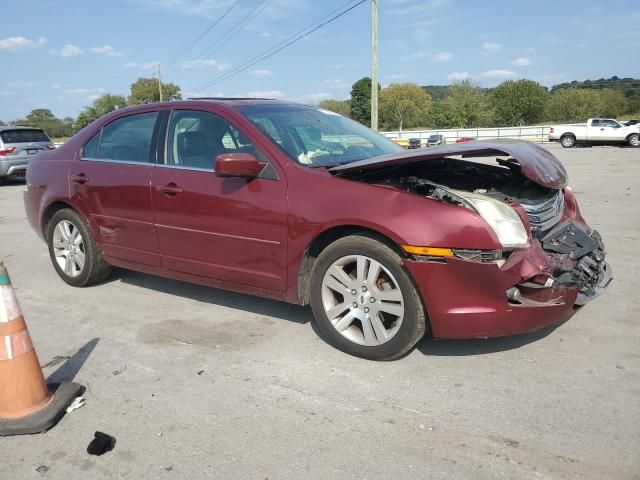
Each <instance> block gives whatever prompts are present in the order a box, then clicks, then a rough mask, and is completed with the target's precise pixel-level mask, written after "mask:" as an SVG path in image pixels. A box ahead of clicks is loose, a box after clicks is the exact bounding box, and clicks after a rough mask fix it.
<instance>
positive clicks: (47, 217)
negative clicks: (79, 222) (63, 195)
mask: <svg viewBox="0 0 640 480" xmlns="http://www.w3.org/2000/svg"><path fill="white" fill-rule="evenodd" d="M65 208H68V209H70V210H73V211H74V212H76V213H77V214H78V215H80V217H81V218H82V219H83V220H84V222H85V224H86V225H87V227H88V228H89V229H91V225H90V224H89V222H88V220H87V218H86V217H85V215H84V214H83V213H82V212H81V211H80V210H78V209H77V208H75V207H74V206H73V205H72V204H71V203H69V202H68V201H66V200H54V201H52V202H51V203H49V204H48V205H47V206H46V207H45V208H44V209H43V210H42V215H41V216H40V228H41V230H42V236H43V237H44V238H45V239H46V238H47V230H48V229H49V222H50V221H51V219H52V218H53V216H54V215H55V214H56V212H58V211H60V210H64V209H65Z"/></svg>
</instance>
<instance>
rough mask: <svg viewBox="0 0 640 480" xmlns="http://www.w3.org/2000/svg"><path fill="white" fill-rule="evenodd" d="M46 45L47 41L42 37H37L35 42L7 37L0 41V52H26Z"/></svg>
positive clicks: (23, 38) (24, 38)
mask: <svg viewBox="0 0 640 480" xmlns="http://www.w3.org/2000/svg"><path fill="white" fill-rule="evenodd" d="M45 43H47V39H46V38H44V37H38V39H36V40H31V39H29V38H26V37H22V36H20V37H8V38H5V39H3V40H0V50H8V51H10V52H17V51H20V50H26V49H29V48H37V47H41V46H43V45H44V44H45Z"/></svg>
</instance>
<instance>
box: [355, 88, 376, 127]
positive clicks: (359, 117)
mask: <svg viewBox="0 0 640 480" xmlns="http://www.w3.org/2000/svg"><path fill="white" fill-rule="evenodd" d="M350 113H351V115H350V116H351V118H353V119H354V120H355V121H357V122H360V123H361V124H363V125H366V126H367V127H370V126H371V79H370V78H369V77H364V78H361V79H360V80H358V81H357V82H356V83H354V84H353V86H352V87H351V107H350Z"/></svg>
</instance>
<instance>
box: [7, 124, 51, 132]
mask: <svg viewBox="0 0 640 480" xmlns="http://www.w3.org/2000/svg"><path fill="white" fill-rule="evenodd" d="M7 130H40V131H43V130H42V129H41V128H36V127H24V126H22V125H4V126H1V127H0V132H6V131H7Z"/></svg>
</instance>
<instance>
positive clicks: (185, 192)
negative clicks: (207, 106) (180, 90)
mask: <svg viewBox="0 0 640 480" xmlns="http://www.w3.org/2000/svg"><path fill="white" fill-rule="evenodd" d="M229 152H244V153H251V154H253V155H255V156H256V157H258V158H260V159H262V160H265V161H267V158H266V156H265V155H264V154H263V153H262V152H261V151H260V150H258V149H257V148H256V147H255V146H254V144H253V143H252V142H251V141H250V140H249V139H248V138H247V137H246V136H244V135H243V134H242V133H240V132H239V131H238V130H237V129H236V128H234V127H233V126H232V125H231V124H230V123H229V122H228V121H226V120H225V119H223V118H222V117H220V116H218V115H214V114H213V113H210V112H204V111H195V110H174V111H172V112H171V116H170V119H169V124H168V127H167V134H166V146H165V154H164V163H163V164H162V165H160V164H159V165H158V167H157V168H156V169H155V171H154V174H153V180H152V191H151V194H152V198H153V204H154V209H155V225H156V229H157V232H158V238H159V241H160V251H161V254H162V266H163V267H164V268H167V269H170V270H176V271H180V272H186V273H190V274H194V275H200V276H205V277H211V278H215V279H218V280H223V281H226V282H232V283H236V284H240V285H247V286H252V287H256V288H261V289H267V290H274V291H284V290H285V288H286V237H287V235H286V232H287V223H286V182H285V181H284V179H282V178H281V179H278V178H277V175H271V176H270V178H255V179H244V178H221V177H217V176H216V174H215V173H214V159H215V157H216V156H217V155H219V154H221V153H229ZM269 168H272V167H269ZM272 171H273V170H272Z"/></svg>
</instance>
